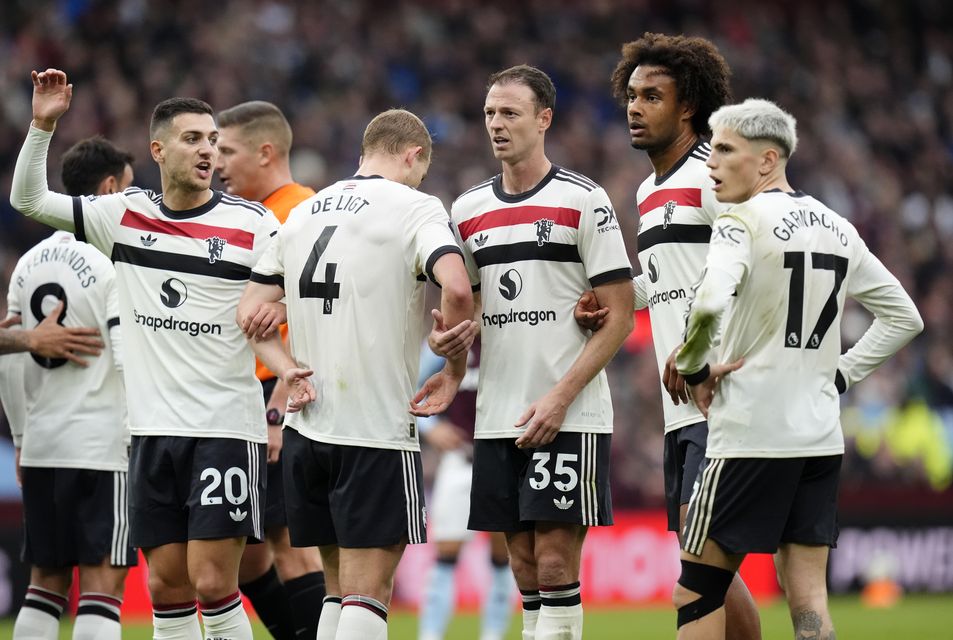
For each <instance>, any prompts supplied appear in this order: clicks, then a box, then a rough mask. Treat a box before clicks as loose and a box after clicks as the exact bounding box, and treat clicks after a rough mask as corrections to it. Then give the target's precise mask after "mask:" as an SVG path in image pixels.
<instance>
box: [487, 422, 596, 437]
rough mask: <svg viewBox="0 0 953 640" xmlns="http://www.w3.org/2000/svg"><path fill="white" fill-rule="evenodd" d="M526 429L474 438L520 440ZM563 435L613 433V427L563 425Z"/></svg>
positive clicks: (497, 432) (492, 433)
mask: <svg viewBox="0 0 953 640" xmlns="http://www.w3.org/2000/svg"><path fill="white" fill-rule="evenodd" d="M524 431H525V429H516V428H513V430H512V431H484V432H483V433H475V434H474V435H473V438H474V439H475V440H493V439H499V438H514V439H515V438H519V437H520V436H521V435H523V432H524ZM559 431H560V432H561V433H597V434H603V433H612V427H611V426H601V427H589V426H577V425H563V426H562V427H560V428H559Z"/></svg>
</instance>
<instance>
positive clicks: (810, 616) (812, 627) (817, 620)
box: [791, 609, 824, 640]
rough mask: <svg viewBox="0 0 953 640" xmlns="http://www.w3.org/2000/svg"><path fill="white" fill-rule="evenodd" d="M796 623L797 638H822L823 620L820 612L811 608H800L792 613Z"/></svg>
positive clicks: (820, 639) (795, 636) (795, 635)
mask: <svg viewBox="0 0 953 640" xmlns="http://www.w3.org/2000/svg"><path fill="white" fill-rule="evenodd" d="M791 621H792V622H793V623H794V638H795V640H822V638H821V627H822V626H823V624H824V623H823V620H821V616H820V614H818V613H817V612H816V611H812V610H810V609H800V610H798V611H794V612H792V613H791Z"/></svg>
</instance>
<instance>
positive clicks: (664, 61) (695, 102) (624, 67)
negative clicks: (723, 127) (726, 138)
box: [612, 33, 731, 135]
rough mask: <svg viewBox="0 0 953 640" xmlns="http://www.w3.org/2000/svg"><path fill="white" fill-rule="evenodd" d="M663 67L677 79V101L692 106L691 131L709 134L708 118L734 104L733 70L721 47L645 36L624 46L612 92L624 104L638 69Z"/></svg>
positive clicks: (680, 38)
mask: <svg viewBox="0 0 953 640" xmlns="http://www.w3.org/2000/svg"><path fill="white" fill-rule="evenodd" d="M640 65H652V66H659V67H663V68H664V69H665V70H666V72H667V73H668V75H670V76H671V77H672V79H674V80H675V88H676V90H677V91H678V99H679V100H680V101H681V102H684V103H685V104H687V105H689V106H691V107H693V108H694V109H695V115H693V116H692V129H693V130H694V131H695V133H697V134H706V135H707V134H709V133H711V129H709V127H708V118H709V116H711V114H712V113H714V112H715V111H716V110H718V109H719V108H720V107H722V106H723V105H725V104H727V103H728V102H730V101H731V87H730V86H729V84H728V81H729V78H730V77H731V70H730V69H729V68H728V63H726V62H725V59H724V58H723V57H722V55H721V53H719V51H718V48H717V47H715V45H714V44H712V43H711V42H709V41H708V40H706V39H705V38H689V37H686V36H667V35H664V34H661V33H645V34H643V35H642V37H641V38H639V39H638V40H635V41H633V42H627V43H625V44H624V45H622V59H621V60H619V64H618V65H616V68H615V71H613V72H612V93H613V95H615V97H616V98H618V99H619V100H621V101H622V102H623V103H625V101H626V93H627V89H628V85H629V77H630V76H631V75H632V72H633V71H634V70H635V68H636V67H638V66H640Z"/></svg>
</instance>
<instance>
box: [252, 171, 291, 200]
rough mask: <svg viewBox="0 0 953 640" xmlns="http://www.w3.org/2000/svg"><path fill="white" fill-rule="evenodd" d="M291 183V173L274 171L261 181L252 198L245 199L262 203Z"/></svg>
mask: <svg viewBox="0 0 953 640" xmlns="http://www.w3.org/2000/svg"><path fill="white" fill-rule="evenodd" d="M292 182H294V180H292V179H291V171H276V172H275V173H272V174H269V175H268V176H266V177H265V178H264V179H263V180H262V181H261V184H259V185H258V188H256V189H255V193H254V194H253V195H254V197H250V198H248V197H247V198H246V199H248V200H254V201H255V202H264V201H265V200H267V199H268V198H269V197H270V196H271V195H272V194H273V193H275V192H276V191H278V190H279V189H281V188H282V187H285V186H287V185H289V184H291V183H292ZM249 195H252V194H249Z"/></svg>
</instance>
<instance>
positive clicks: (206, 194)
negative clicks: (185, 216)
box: [162, 184, 214, 211]
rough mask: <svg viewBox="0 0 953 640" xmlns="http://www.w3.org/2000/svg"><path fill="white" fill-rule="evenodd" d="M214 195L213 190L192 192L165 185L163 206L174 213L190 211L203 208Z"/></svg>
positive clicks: (163, 186)
mask: <svg viewBox="0 0 953 640" xmlns="http://www.w3.org/2000/svg"><path fill="white" fill-rule="evenodd" d="M213 193H214V192H213V191H212V190H211V189H203V190H202V191H192V190H189V189H182V188H176V187H175V185H167V184H164V185H162V204H164V205H165V206H166V208H168V209H171V210H172V211H188V210H189V209H195V208H197V207H201V206H202V205H203V204H205V203H206V202H208V201H209V200H211V199H212V195H213Z"/></svg>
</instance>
